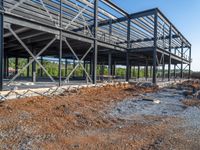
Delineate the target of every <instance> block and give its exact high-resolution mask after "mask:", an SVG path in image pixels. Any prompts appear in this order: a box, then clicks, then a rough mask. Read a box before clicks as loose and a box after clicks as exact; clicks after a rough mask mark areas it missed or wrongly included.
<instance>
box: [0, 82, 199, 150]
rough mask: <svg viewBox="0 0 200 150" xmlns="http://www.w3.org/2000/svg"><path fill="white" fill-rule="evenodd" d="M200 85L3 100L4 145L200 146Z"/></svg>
mask: <svg viewBox="0 0 200 150" xmlns="http://www.w3.org/2000/svg"><path fill="white" fill-rule="evenodd" d="M193 88H195V89H199V82H197V81H187V82H184V83H182V84H179V85H176V86H172V87H169V88H162V89H158V88H157V87H148V86H139V85H133V84H118V85H107V86H104V87H92V88H82V89H79V90H73V91H70V92H65V93H63V94H61V95H55V96H51V97H30V98H24V99H16V100H7V101H4V102H2V103H0V149H2V150H4V149H5V150H7V149H16V150H18V149H19V150H29V149H33V150H36V149H53V150H62V149H103V150H106V149H108V150H112V149H131V150H138V149H140V150H154V149H155V150H157V149H162V150H169V149H177V150H179V149H180V150H188V149H191V150H199V149H200V115H199V114H200V100H198V99H194V98H192V97H190V95H189V94H188V95H189V96H188V95H187V98H186V96H185V95H184V94H183V93H184V92H185V91H186V90H187V91H189V92H190V91H192V89H193Z"/></svg>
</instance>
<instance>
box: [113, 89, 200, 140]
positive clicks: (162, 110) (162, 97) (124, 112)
mask: <svg viewBox="0 0 200 150" xmlns="http://www.w3.org/2000/svg"><path fill="white" fill-rule="evenodd" d="M144 97H149V98H150V99H155V100H159V101H160V103H159V104H157V103H154V102H152V101H145V100H143V98H144ZM183 99H185V97H184V96H183V90H177V89H167V88H166V89H162V90H160V91H158V92H156V93H147V94H145V95H142V96H139V97H136V98H134V99H128V100H124V101H122V102H119V103H117V104H116V105H115V106H114V107H112V109H111V110H110V112H109V114H110V115H111V116H114V117H117V118H121V119H127V120H133V119H136V118H137V117H138V116H161V117H165V116H166V117H177V118H180V119H182V124H179V125H176V127H177V128H183V129H185V131H186V132H185V134H186V135H190V136H192V135H193V134H199V133H200V108H199V107H195V106H193V107H188V106H186V105H184V104H183V103H182V100H183ZM199 142H200V140H199Z"/></svg>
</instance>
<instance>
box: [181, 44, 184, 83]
mask: <svg viewBox="0 0 200 150" xmlns="http://www.w3.org/2000/svg"><path fill="white" fill-rule="evenodd" d="M183 44H184V43H183V42H182V45H181V79H182V78H183Z"/></svg>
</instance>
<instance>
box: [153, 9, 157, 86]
mask: <svg viewBox="0 0 200 150" xmlns="http://www.w3.org/2000/svg"><path fill="white" fill-rule="evenodd" d="M157 29H158V12H157V10H156V11H155V14H154V50H153V79H152V80H153V83H154V84H156V74H157V64H156V60H157V59H156V56H157V38H158V37H157V32H158V31H157Z"/></svg>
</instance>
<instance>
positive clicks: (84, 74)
mask: <svg viewBox="0 0 200 150" xmlns="http://www.w3.org/2000/svg"><path fill="white" fill-rule="evenodd" d="M83 67H84V68H85V69H86V60H84V61H83ZM86 71H87V70H86ZM85 77H86V73H85V71H84V70H83V78H84V79H85Z"/></svg>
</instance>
